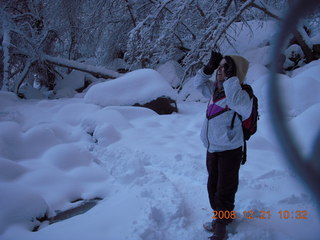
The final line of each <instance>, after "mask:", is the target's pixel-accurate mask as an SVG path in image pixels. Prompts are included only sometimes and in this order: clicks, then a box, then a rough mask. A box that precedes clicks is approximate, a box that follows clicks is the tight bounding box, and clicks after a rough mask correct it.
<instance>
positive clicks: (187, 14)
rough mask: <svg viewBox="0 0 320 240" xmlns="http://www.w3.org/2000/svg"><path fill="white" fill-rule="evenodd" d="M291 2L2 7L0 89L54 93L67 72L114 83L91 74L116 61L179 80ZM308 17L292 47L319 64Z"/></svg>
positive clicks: (40, 1)
mask: <svg viewBox="0 0 320 240" xmlns="http://www.w3.org/2000/svg"><path fill="white" fill-rule="evenodd" d="M290 2H291V1H289V0H280V1H275V0H214V1H207V0H185V1H181V0H112V1H105V0H97V1H89V0H69V1H65V0H56V1H51V0H2V1H1V2H0V11H1V17H0V42H1V45H2V48H1V49H0V57H1V63H0V68H1V69H2V71H1V74H0V86H1V88H2V89H3V90H9V91H13V92H16V93H18V89H19V87H20V86H21V84H22V83H23V82H25V81H29V82H30V83H33V82H34V81H38V82H40V83H41V84H42V85H44V86H46V87H47V88H48V89H52V88H53V87H54V84H55V81H56V79H58V78H62V77H63V74H64V73H65V72H67V71H69V70H72V69H77V70H80V71H85V72H89V73H91V74H93V75H95V76H99V77H104V78H110V77H113V78H114V77H116V76H117V73H115V72H112V71H108V70H106V69H105V68H103V67H97V66H106V65H108V64H109V63H110V62H112V61H113V60H114V59H119V58H120V59H123V62H124V61H125V62H126V63H127V66H126V67H127V68H129V69H136V68H141V67H150V68H154V67H155V66H157V65H158V64H160V63H164V62H166V61H168V60H175V61H177V62H178V63H179V64H181V66H182V67H183V68H184V71H185V77H186V76H190V75H192V74H193V73H194V72H195V70H197V69H199V67H200V66H201V65H202V62H203V61H204V58H205V57H206V56H207V55H208V51H210V50H212V49H218V50H219V48H220V46H221V45H222V43H224V45H225V43H226V42H227V43H229V44H230V46H231V47H232V46H233V44H235V39H234V38H233V36H231V35H229V32H230V29H231V30H232V29H233V28H235V27H236V25H238V26H239V24H234V23H236V22H237V23H243V24H246V25H247V26H250V24H249V23H248V21H250V20H257V19H258V20H262V21H263V20H266V19H267V18H273V19H277V20H278V21H279V22H281V21H282V17H281V16H283V14H284V12H285V11H286V10H287V8H288V6H289V3H290ZM313 14H315V15H313V16H311V17H307V18H305V20H304V22H303V24H301V25H300V26H299V27H298V28H297V31H296V32H294V34H293V36H292V41H291V43H292V44H298V45H299V46H300V47H301V52H302V53H303V55H304V56H305V60H306V62H310V61H312V60H313V59H315V58H318V57H319V56H318V55H317V49H316V48H315V47H314V46H313V45H312V43H311V42H310V34H311V33H312V31H313V28H315V27H316V26H318V24H316V23H315V19H319V11H315V13H313ZM314 16H316V17H314ZM292 49H294V48H292ZM319 53H320V51H319V52H318V54H319ZM298 60H299V59H298ZM61 67H62V68H61ZM182 85H183V82H182V83H181V86H182ZM181 86H180V87H181Z"/></svg>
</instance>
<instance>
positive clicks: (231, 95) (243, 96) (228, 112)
mask: <svg viewBox="0 0 320 240" xmlns="http://www.w3.org/2000/svg"><path fill="white" fill-rule="evenodd" d="M231 57H232V58H233V60H234V61H235V64H236V66H238V64H239V63H237V60H238V59H236V58H234V57H233V56H231ZM246 68H248V64H247V65H246ZM244 72H245V73H246V72H247V69H245V71H244ZM242 73H243V72H242ZM242 73H241V74H242ZM237 75H238V74H237ZM210 77H211V75H206V74H204V72H203V70H202V69H200V70H199V71H198V73H197V75H196V76H195V78H194V85H195V87H196V88H197V89H199V90H200V91H201V92H202V94H203V95H204V96H205V97H209V98H211V100H210V102H209V104H208V109H207V117H206V119H205V121H204V124H203V127H202V130H201V140H202V142H203V143H204V145H205V147H206V148H207V150H208V152H222V151H226V150H232V149H236V148H238V147H240V146H242V145H243V131H242V122H241V120H240V119H239V118H238V117H236V118H235V121H234V127H233V128H231V122H232V118H233V115H234V112H237V113H238V114H240V115H241V116H242V119H243V120H245V119H247V118H248V117H249V116H250V114H251V110H252V99H250V97H249V94H248V93H247V92H246V91H245V90H242V88H241V85H240V80H239V78H238V77H231V78H229V79H227V80H226V81H224V83H223V88H224V92H225V97H223V98H221V99H218V100H216V101H215V102H214V101H213V100H212V96H213V93H214V91H215V84H214V82H212V81H211V80H210ZM240 77H241V80H242V81H243V80H244V77H245V76H242V75H241V76H240ZM242 81H241V82H242ZM208 115H209V117H208ZM210 116H211V117H210Z"/></svg>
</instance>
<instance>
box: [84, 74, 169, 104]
mask: <svg viewBox="0 0 320 240" xmlns="http://www.w3.org/2000/svg"><path fill="white" fill-rule="evenodd" d="M162 96H167V97H170V98H172V99H175V93H174V91H173V89H172V88H171V86H170V85H169V83H168V82H167V81H166V80H165V79H164V77H163V76H161V74H160V73H158V72H157V71H155V70H152V69H140V70H136V71H133V72H129V73H127V74H125V75H124V76H122V77H120V78H117V79H115V80H111V81H107V82H104V83H99V84H96V85H94V86H92V87H91V88H90V89H89V90H88V92H87V93H86V95H85V96H84V100H85V102H86V103H91V104H97V105H100V106H103V107H105V106H131V105H134V104H136V103H139V104H145V103H147V102H150V101H152V100H155V99H157V98H158V97H162Z"/></svg>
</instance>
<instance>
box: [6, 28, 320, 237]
mask: <svg viewBox="0 0 320 240" xmlns="http://www.w3.org/2000/svg"><path fill="white" fill-rule="evenodd" d="M263 31H264V30H263V29H261V32H263ZM257 34H258V35H257V36H259V38H258V37H257V38H253V40H252V42H251V46H252V48H249V47H248V45H246V46H244V47H243V51H242V52H241V54H244V55H245V56H247V57H248V59H249V60H250V69H249V73H248V79H247V81H248V82H249V83H250V84H252V86H253V88H254V91H255V93H256V95H257V96H258V98H259V106H260V114H261V117H260V120H259V123H258V124H259V125H258V131H257V133H256V135H254V136H253V137H252V139H250V141H249V142H248V160H247V163H246V164H245V165H244V166H241V169H240V184H239V189H238V193H237V195H236V209H235V210H236V211H237V212H238V213H239V215H238V216H239V219H238V220H237V221H238V225H237V227H236V229H235V232H237V234H235V232H233V233H230V234H229V239H230V240H244V239H245V240H256V239H262V240H270V239H274V240H289V239H290V240H300V239H311V240H313V239H314V240H315V239H318V238H319V237H318V236H319V234H320V229H319V224H320V217H319V209H318V206H317V205H316V204H315V202H314V201H313V200H312V197H311V195H310V193H309V192H308V191H307V190H306V188H305V187H304V186H303V185H302V184H301V183H300V181H299V178H298V176H297V175H296V174H295V172H293V170H292V169H291V168H290V166H288V165H286V163H285V161H284V159H283V157H282V155H281V153H280V149H281V146H278V145H277V142H276V140H275V137H274V133H273V131H272V128H271V126H270V124H269V116H270V114H272V113H270V112H269V110H268V106H267V103H268V102H267V95H266V94H267V93H266V91H267V90H266V89H267V81H268V77H267V76H268V73H269V70H268V69H267V68H266V67H265V66H264V65H263V64H267V63H266V62H257V61H256V60H255V59H259V57H258V56H257V54H258V53H259V54H261V55H260V56H264V55H265V54H266V52H267V50H266V49H265V46H264V44H262V43H263V42H264V41H265V40H264V39H263V38H262V37H261V34H260V35H259V31H258V30H257ZM264 36H265V35H264ZM244 38H245V36H242V37H241V43H243V44H245V43H248V41H246V40H245V39H244ZM254 39H255V40H254ZM239 49H241V46H240V45H239ZM253 49H260V50H259V51H258V53H256V55H255V56H254V57H255V58H254V59H253V54H252V52H251V51H253ZM262 59H263V58H262V57H261V58H260V60H262ZM263 61H264V60H263ZM319 69H320V61H319V60H318V61H315V62H312V63H310V64H308V65H305V66H304V67H302V68H300V69H299V70H296V71H294V72H292V73H291V76H286V75H281V76H280V78H279V79H280V81H281V85H282V86H284V87H286V88H283V91H284V98H285V101H286V103H287V104H288V119H289V120H288V121H290V125H291V126H292V127H293V129H294V131H295V134H296V136H297V139H299V143H300V146H301V150H302V151H303V152H304V154H308V153H310V151H311V150H312V144H313V142H314V139H315V136H316V134H317V133H318V131H319V130H320V125H319V114H320V94H319V91H320V75H319V74H317V73H319ZM162 71H163V69H162ZM148 73H149V74H154V72H150V70H140V71H139V72H138V74H137V75H136V76H135V74H134V73H131V75H130V79H135V78H140V76H141V75H145V74H148ZM114 81H117V80H114ZM138 82H139V81H138ZM191 82H192V81H189V82H188V83H187V84H189V85H188V88H186V90H185V91H184V92H182V94H184V97H181V96H180V97H178V99H183V98H186V96H188V97H187V101H185V102H183V101H178V109H179V113H177V114H171V115H158V114H156V113H155V112H153V111H151V110H149V109H146V108H140V107H130V106H107V105H108V104H106V102H108V101H106V102H104V103H103V104H99V103H100V102H99V101H104V100H105V99H104V94H105V93H106V92H105V91H103V90H102V91H100V92H99V91H95V94H93V95H87V96H86V97H83V96H82V95H78V96H76V97H75V98H72V99H60V100H20V99H18V98H17V97H15V96H14V95H13V94H10V93H5V92H0V192H1V197H0V206H1V211H0V240H20V239H21V240H22V239H23V240H40V239H41V240H42V239H46V240H51V239H52V240H56V239H59V240H69V239H79V240H89V239H90V240H91V239H92V240H126V239H130V240H142V239H143V240H177V239H179V240H194V239H207V237H209V236H210V234H209V233H207V232H205V231H204V230H203V228H202V224H203V223H204V222H206V221H210V220H211V217H212V216H213V214H212V213H211V211H212V210H211V208H210V205H209V201H208V197H207V190H206V181H207V172H206V167H205V151H206V150H205V148H204V147H203V145H202V143H201V141H200V137H199V134H200V129H201V126H202V122H203V120H204V116H205V109H206V106H207V103H206V102H205V99H203V98H200V97H199V95H198V93H196V92H194V91H195V90H194V89H192V85H191ZM140 83H141V81H140ZM97 87H98V84H97V85H95V88H97ZM124 88H125V90H126V91H125V93H126V95H125V96H122V95H121V96H119V91H118V90H117V89H118V86H116V87H115V89H113V90H114V91H112V86H111V89H110V88H109V89H108V94H113V97H114V98H115V99H119V98H120V97H121V102H126V101H128V102H129V103H131V102H132V101H133V100H135V98H136V99H138V97H139V96H136V91H131V88H130V89H129V87H128V88H126V87H125V86H124ZM137 88H139V85H138V86H137ZM88 94H90V90H89V91H88ZM108 99H112V98H110V95H109V96H108ZM195 100H201V101H197V102H196V101H195ZM119 105H123V104H119ZM102 106H103V107H102ZM79 199H84V200H86V199H102V200H100V201H98V204H97V205H96V206H95V207H93V208H92V209H91V210H89V211H87V212H86V213H83V214H80V215H77V216H74V217H72V218H69V219H66V220H63V221H59V222H56V223H53V224H51V225H48V223H47V222H42V223H40V222H39V221H38V220H37V219H36V217H43V216H44V215H45V214H47V215H48V217H50V216H54V215H55V214H56V213H57V211H63V210H66V209H69V208H72V207H73V206H75V205H76V204H77V200H79ZM250 211H252V212H255V216H258V215H259V216H261V214H262V213H263V212H262V211H265V212H268V211H270V212H269V215H270V219H268V217H267V216H268V215H266V219H260V218H254V219H249V218H245V217H244V216H243V214H245V213H244V212H246V213H248V212H250ZM280 211H282V212H280ZM284 211H288V212H289V213H290V214H291V215H290V217H288V218H287V215H285V216H284ZM299 214H300V215H299ZM301 214H302V215H303V216H304V217H305V218H306V219H302V217H301ZM247 217H248V215H247ZM296 217H297V218H296ZM39 225H40V228H39V230H38V231H36V232H31V230H32V229H33V228H34V227H35V226H39Z"/></svg>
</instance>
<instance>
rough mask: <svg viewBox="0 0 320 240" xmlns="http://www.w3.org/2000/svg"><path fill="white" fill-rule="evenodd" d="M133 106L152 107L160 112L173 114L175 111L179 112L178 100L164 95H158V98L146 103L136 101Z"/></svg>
mask: <svg viewBox="0 0 320 240" xmlns="http://www.w3.org/2000/svg"><path fill="white" fill-rule="evenodd" d="M133 106H137V107H146V108H150V109H151V110H153V111H155V112H156V113H158V114H171V113H173V112H178V107H177V103H176V101H175V100H173V99H171V98H169V97H164V96H163V97H158V98H157V99H155V100H152V101H150V102H147V103H145V104H139V103H136V104H134V105H133Z"/></svg>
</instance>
